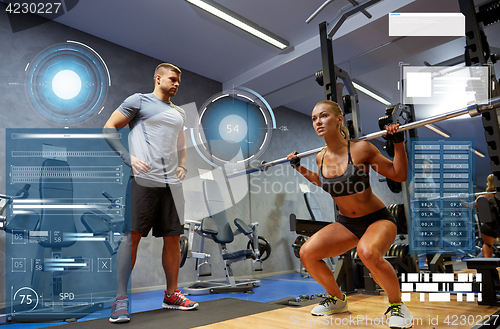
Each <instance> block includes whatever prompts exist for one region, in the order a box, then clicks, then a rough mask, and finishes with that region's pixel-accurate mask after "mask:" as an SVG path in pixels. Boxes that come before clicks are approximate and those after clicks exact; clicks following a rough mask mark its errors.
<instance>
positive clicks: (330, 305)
mask: <svg viewBox="0 0 500 329" xmlns="http://www.w3.org/2000/svg"><path fill="white" fill-rule="evenodd" d="M343 312H347V297H346V295H345V294H344V300H340V299H338V298H337V297H332V296H330V295H328V297H327V298H325V300H323V301H322V302H321V303H319V305H318V306H316V307H314V308H313V309H312V311H311V314H312V315H330V314H334V313H343Z"/></svg>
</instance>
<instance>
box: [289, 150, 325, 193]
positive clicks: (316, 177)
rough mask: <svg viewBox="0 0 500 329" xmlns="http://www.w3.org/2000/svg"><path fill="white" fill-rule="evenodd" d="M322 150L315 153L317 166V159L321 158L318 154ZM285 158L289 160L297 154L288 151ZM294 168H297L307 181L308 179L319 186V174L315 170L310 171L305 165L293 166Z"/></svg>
mask: <svg viewBox="0 0 500 329" xmlns="http://www.w3.org/2000/svg"><path fill="white" fill-rule="evenodd" d="M321 153H322V152H320V153H318V154H317V155H316V163H317V164H318V167H319V161H320V160H321V157H320V154H321ZM287 158H288V159H289V160H291V159H294V158H297V155H295V154H293V153H290V154H289V155H288V156H287ZM295 170H297V171H298V172H299V173H300V174H301V175H302V176H304V177H305V178H306V179H307V180H308V181H310V182H311V183H312V184H314V185H316V186H320V182H319V175H318V173H317V172H314V171H311V170H309V169H307V168H305V167H302V166H299V167H297V168H295Z"/></svg>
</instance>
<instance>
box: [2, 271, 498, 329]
mask: <svg viewBox="0 0 500 329" xmlns="http://www.w3.org/2000/svg"><path fill="white" fill-rule="evenodd" d="M421 265H422V266H424V264H423V262H422V263H421ZM261 283H262V285H261V286H260V287H256V288H255V289H254V292H253V293H232V294H211V295H199V296H190V298H191V299H192V300H194V301H196V302H200V303H202V302H207V301H213V300H218V299H224V298H234V299H241V300H247V301H254V302H261V303H269V302H273V301H276V300H280V299H284V298H288V297H294V298H298V297H299V296H300V295H307V296H312V295H313V296H315V295H316V294H317V293H324V290H323V288H322V287H321V286H320V285H319V284H318V283H316V282H315V281H314V280H313V279H312V278H303V277H302V275H301V274H300V273H291V274H284V275H278V276H271V277H265V278H261ZM419 295H420V294H418V293H414V294H412V298H411V301H409V302H406V304H407V305H408V307H409V309H410V311H412V315H413V317H414V319H416V321H417V322H415V325H414V328H417V327H420V328H436V327H443V326H452V327H454V328H478V327H477V324H478V323H479V322H480V321H479V320H485V319H487V318H488V317H489V316H490V315H492V314H495V313H496V312H498V311H499V308H498V307H494V306H484V305H478V304H477V303H476V302H465V301H463V302H459V301H457V298H456V297H455V296H452V298H451V301H450V302H441V303H438V302H432V303H430V302H421V301H420V296H419ZM348 298H349V312H347V313H343V314H337V315H335V316H333V317H325V318H318V317H313V316H311V315H310V310H311V308H312V307H313V306H312V305H311V304H312V303H314V304H316V303H319V302H320V301H321V300H322V298H320V297H314V301H313V300H308V301H306V302H305V303H304V306H299V307H283V308H280V309H277V310H272V311H267V312H262V313H257V314H252V315H249V316H245V317H239V318H237V319H233V320H227V321H223V322H218V323H215V324H211V325H206V326H203V327H198V328H206V329H211V328H218V329H219V328H246V327H248V328H259V329H261V328H289V327H290V326H291V325H292V326H295V325H297V326H306V327H308V326H310V325H325V324H327V323H328V324H335V323H336V322H335V321H337V322H338V323H337V325H340V326H341V327H344V328H348V327H353V328H354V327H355V328H372V327H381V328H387V326H386V325H382V324H380V321H382V320H381V319H382V318H383V314H384V312H385V310H386V308H387V304H386V303H387V301H386V297H385V295H384V294H383V293H382V294H381V295H375V296H374V295H365V294H362V293H357V294H354V295H351V296H349V297H348ZM162 299H163V291H162V290H158V291H149V292H140V293H133V294H132V297H131V312H132V320H133V318H134V313H136V314H137V313H140V312H146V311H151V310H157V309H161V303H162ZM299 304H300V303H299ZM201 307H203V304H202V305H201ZM108 316H109V309H106V310H104V311H103V312H100V313H94V314H91V315H89V316H87V317H85V318H82V319H80V320H79V322H82V321H86V320H93V319H99V318H107V317H108ZM471 317H472V318H471ZM353 319H356V325H353V323H352V322H350V324H347V323H348V321H354V320H353ZM342 321H344V322H342ZM63 324H66V323H64V322H50V323H14V324H9V325H8V327H6V328H12V329H17V328H23V329H32V328H43V327H49V326H55V325H63Z"/></svg>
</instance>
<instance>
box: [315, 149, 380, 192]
mask: <svg viewBox="0 0 500 329" xmlns="http://www.w3.org/2000/svg"><path fill="white" fill-rule="evenodd" d="M325 154H326V152H325V153H324V154H323V157H322V158H321V167H320V169H319V182H320V184H321V187H322V188H323V190H325V191H326V192H328V193H330V195H331V196H332V197H339V196H346V195H351V194H355V193H360V192H363V191H364V190H366V189H368V188H369V187H370V174H369V173H367V172H365V171H363V170H359V169H358V167H356V166H355V165H354V163H352V158H351V148H350V143H349V141H348V142H347V155H348V157H349V161H348V162H347V168H346V170H345V172H344V173H343V174H342V175H340V176H338V177H332V178H327V177H325V176H323V159H324V158H325Z"/></svg>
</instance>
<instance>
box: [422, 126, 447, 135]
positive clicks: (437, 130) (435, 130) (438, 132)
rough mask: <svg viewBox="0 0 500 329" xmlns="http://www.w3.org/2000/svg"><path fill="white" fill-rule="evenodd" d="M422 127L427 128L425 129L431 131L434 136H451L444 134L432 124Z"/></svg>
mask: <svg viewBox="0 0 500 329" xmlns="http://www.w3.org/2000/svg"><path fill="white" fill-rule="evenodd" d="M424 127H425V128H427V129H430V130H432V131H433V132H435V133H436V134H439V135H441V136H443V137H446V138H449V137H450V136H451V135H449V134H448V133H446V132H444V131H443V130H442V129H441V128H438V127H437V126H435V125H433V124H430V125H425V126H424Z"/></svg>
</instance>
